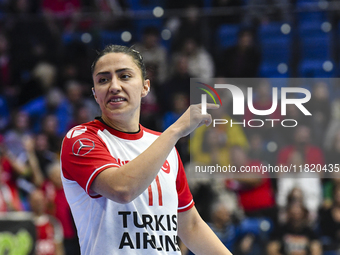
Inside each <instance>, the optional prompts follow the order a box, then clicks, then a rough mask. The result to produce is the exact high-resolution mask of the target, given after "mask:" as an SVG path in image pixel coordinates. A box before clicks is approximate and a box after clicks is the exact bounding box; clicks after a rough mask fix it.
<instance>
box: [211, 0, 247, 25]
mask: <svg viewBox="0 0 340 255" xmlns="http://www.w3.org/2000/svg"><path fill="white" fill-rule="evenodd" d="M242 5H243V2H242V1H241V0H213V1H212V7H215V8H219V9H222V8H223V9H224V10H225V12H224V15H216V16H214V17H212V26H213V27H214V30H215V29H216V28H218V27H219V26H220V25H223V24H230V23H232V24H239V23H241V21H242V19H243V18H242V16H243V15H242Z"/></svg>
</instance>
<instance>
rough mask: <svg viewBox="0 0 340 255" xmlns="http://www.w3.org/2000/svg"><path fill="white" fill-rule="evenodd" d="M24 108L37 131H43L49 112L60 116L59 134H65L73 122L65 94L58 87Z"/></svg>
mask: <svg viewBox="0 0 340 255" xmlns="http://www.w3.org/2000/svg"><path fill="white" fill-rule="evenodd" d="M22 110H23V111H24V112H26V113H28V114H29V116H30V118H31V120H32V124H33V128H34V131H35V132H36V133H38V132H41V130H42V123H43V118H44V117H45V116H47V115H49V114H55V115H56V116H57V118H58V123H59V124H58V127H57V130H58V135H62V134H64V133H65V132H66V131H67V127H68V126H69V125H70V123H71V118H72V115H71V114H70V113H69V111H68V106H67V104H66V100H65V97H64V94H63V93H62V92H61V91H60V90H59V89H57V88H53V89H51V90H50V91H49V92H48V93H47V95H45V96H41V97H38V98H36V99H34V100H32V101H31V102H29V103H27V104H26V105H24V106H23V107H22Z"/></svg>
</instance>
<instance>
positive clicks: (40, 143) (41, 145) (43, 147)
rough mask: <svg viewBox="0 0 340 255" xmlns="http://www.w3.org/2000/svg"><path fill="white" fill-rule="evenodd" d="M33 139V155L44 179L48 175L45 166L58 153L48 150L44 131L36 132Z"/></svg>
mask: <svg viewBox="0 0 340 255" xmlns="http://www.w3.org/2000/svg"><path fill="white" fill-rule="evenodd" d="M34 141H35V143H34V149H35V155H36V157H37V160H38V163H39V167H40V169H41V172H42V174H43V176H44V179H45V180H46V179H47V177H48V175H47V167H48V166H49V165H50V164H51V163H53V162H54V161H55V160H56V159H57V157H58V155H57V154H56V153H54V152H52V151H51V150H50V143H49V141H48V136H47V135H46V134H45V133H39V134H37V135H36V136H35V140H34Z"/></svg>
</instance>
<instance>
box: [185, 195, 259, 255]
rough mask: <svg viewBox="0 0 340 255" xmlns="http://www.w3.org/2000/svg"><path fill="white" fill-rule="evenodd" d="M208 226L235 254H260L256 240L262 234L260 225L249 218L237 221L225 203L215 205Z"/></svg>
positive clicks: (219, 201) (220, 202)
mask: <svg viewBox="0 0 340 255" xmlns="http://www.w3.org/2000/svg"><path fill="white" fill-rule="evenodd" d="M208 225H209V226H210V228H211V229H212V230H213V231H214V233H215V234H216V235H217V237H218V238H219V239H220V240H221V241H222V243H223V244H224V245H225V246H226V247H227V248H228V249H229V250H230V251H231V252H233V254H243V255H250V254H258V252H259V250H258V249H256V247H254V240H255V236H256V235H259V234H260V232H261V230H260V226H259V224H257V223H256V221H252V220H250V219H247V218H245V219H241V220H238V219H235V215H233V213H232V212H231V211H230V209H229V208H228V206H227V205H226V203H225V202H224V201H221V200H218V201H217V202H215V203H214V204H213V206H212V208H211V222H209V223H208ZM189 254H192V253H189Z"/></svg>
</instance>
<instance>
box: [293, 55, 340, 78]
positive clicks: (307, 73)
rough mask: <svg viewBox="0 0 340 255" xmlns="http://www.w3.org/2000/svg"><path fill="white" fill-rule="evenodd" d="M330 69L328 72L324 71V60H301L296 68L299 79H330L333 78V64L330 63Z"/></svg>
mask: <svg viewBox="0 0 340 255" xmlns="http://www.w3.org/2000/svg"><path fill="white" fill-rule="evenodd" d="M330 63H331V65H332V68H331V69H330V70H325V69H324V67H325V61H324V60H308V59H307V60H303V61H301V62H300V64H299V67H298V75H299V77H304V78H316V77H320V78H331V77H334V74H335V70H334V69H335V68H334V64H333V63H332V62H330Z"/></svg>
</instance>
